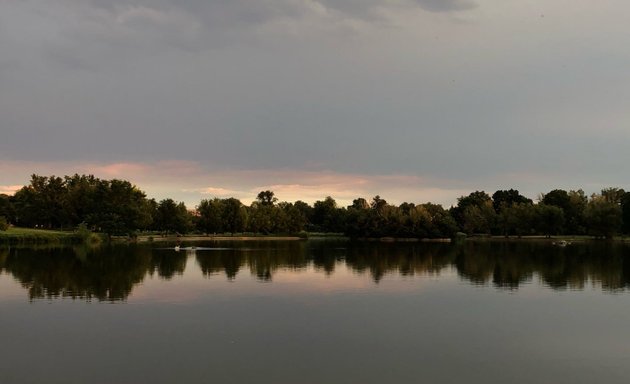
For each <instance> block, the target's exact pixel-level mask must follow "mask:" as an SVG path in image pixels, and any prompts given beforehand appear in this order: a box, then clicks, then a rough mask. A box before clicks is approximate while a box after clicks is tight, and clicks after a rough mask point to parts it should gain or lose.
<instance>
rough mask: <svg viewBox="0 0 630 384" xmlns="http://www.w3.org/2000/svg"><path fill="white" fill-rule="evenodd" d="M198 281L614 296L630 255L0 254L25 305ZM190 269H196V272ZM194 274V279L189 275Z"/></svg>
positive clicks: (629, 278) (419, 247)
mask: <svg viewBox="0 0 630 384" xmlns="http://www.w3.org/2000/svg"><path fill="white" fill-rule="evenodd" d="M189 258H190V259H191V260H192V259H194V260H195V261H196V266H195V267H198V268H199V270H200V273H201V274H202V275H203V276H204V277H206V278H208V279H214V278H218V277H221V276H224V277H225V278H227V279H228V280H229V281H234V280H236V279H237V277H238V276H239V275H240V274H241V273H247V272H249V274H250V275H252V276H254V277H255V278H256V279H258V280H260V281H264V282H271V281H273V277H274V275H275V274H276V273H277V272H278V271H280V270H282V271H289V272H291V271H294V272H304V271H306V270H307V268H309V267H313V270H314V271H315V272H314V273H323V274H326V275H327V276H333V277H334V274H335V271H336V270H337V269H339V268H343V269H349V270H351V271H353V272H354V273H355V274H356V275H358V276H363V275H367V276H370V278H371V279H372V280H373V281H374V282H375V283H378V282H380V281H381V280H382V279H383V278H384V277H385V276H405V277H411V276H439V275H440V274H441V273H443V272H444V271H451V270H455V271H456V272H457V274H458V276H459V278H460V280H462V281H466V282H469V283H471V284H473V285H486V286H487V285H491V286H493V287H496V288H497V289H500V290H516V289H518V288H519V287H520V286H522V285H523V284H532V283H539V284H542V285H544V286H546V287H549V288H551V289H554V290H565V289H577V290H581V289H584V288H585V287H586V286H588V285H593V286H596V287H600V288H601V289H602V290H604V291H607V292H616V291H620V290H625V289H627V288H628V287H630V246H629V245H626V244H621V243H606V242H588V243H582V244H573V245H570V246H568V247H565V248H558V247H553V246H552V245H551V244H550V243H546V242H526V241H523V242H480V243H474V242H466V243H464V244H458V245H452V244H424V243H413V244H395V243H394V244H389V243H387V244H384V243H350V242H331V241H308V242H260V243H237V242H235V243H230V244H227V245H226V246H225V247H223V244H222V248H221V249H213V250H208V251H198V252H195V253H194V254H189V253H186V252H175V251H174V250H172V249H156V248H152V247H149V246H115V247H104V248H98V249H89V248H84V247H76V248H73V249H68V248H65V249H64V248H61V249H0V272H3V273H5V274H9V275H11V276H13V277H14V278H15V279H16V280H17V281H18V282H19V283H20V284H21V285H22V287H24V288H25V289H26V290H27V291H28V297H29V298H30V299H39V298H57V297H69V298H73V299H77V298H78V299H85V300H92V299H96V300H99V301H118V300H125V299H126V298H127V297H128V296H129V295H130V294H131V292H132V290H133V288H134V286H136V285H138V284H140V283H141V282H142V281H143V280H144V279H145V278H146V277H147V276H155V275H157V276H158V277H159V278H161V279H165V280H169V279H172V278H174V277H176V276H179V275H182V274H183V273H184V271H185V270H186V268H187V266H188V267H190V266H191V264H190V263H189V264H187V262H188V259H189ZM195 267H192V268H195ZM190 272H191V273H195V271H194V270H193V271H190Z"/></svg>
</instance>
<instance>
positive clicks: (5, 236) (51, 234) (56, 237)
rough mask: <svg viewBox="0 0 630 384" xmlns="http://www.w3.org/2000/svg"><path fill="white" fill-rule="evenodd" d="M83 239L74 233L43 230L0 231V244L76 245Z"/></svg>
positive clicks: (13, 228) (10, 229)
mask: <svg viewBox="0 0 630 384" xmlns="http://www.w3.org/2000/svg"><path fill="white" fill-rule="evenodd" d="M82 242H83V238H82V237H81V236H80V235H79V234H78V233H76V232H63V231H49V230H45V229H32V228H15V227H11V228H9V229H8V230H6V231H0V244H5V245H18V244H19V245H24V244H78V243H82Z"/></svg>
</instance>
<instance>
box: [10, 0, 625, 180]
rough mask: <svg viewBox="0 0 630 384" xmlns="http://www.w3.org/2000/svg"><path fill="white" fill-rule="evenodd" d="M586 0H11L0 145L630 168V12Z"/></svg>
mask: <svg viewBox="0 0 630 384" xmlns="http://www.w3.org/2000/svg"><path fill="white" fill-rule="evenodd" d="M580 1H582V0H580ZM583 1H584V2H585V3H584V4H583V6H582V7H581V8H580V7H576V11H572V10H565V9H560V6H559V5H558V6H552V5H548V4H549V3H548V2H544V1H543V0H540V1H538V2H537V3H536V4H535V5H536V6H525V5H522V8H518V6H519V4H520V3H518V2H516V3H510V4H508V5H506V3H505V2H504V1H502V0H488V1H486V2H484V3H483V4H484V10H485V9H486V7H488V8H487V9H488V10H491V11H492V12H479V11H478V10H476V9H473V7H474V5H475V4H474V3H472V2H468V1H463V0H462V1H456V0H452V1H447V0H445V1H430V0H426V1H421V0H392V1H372V0H364V1H358V0H357V1H353V0H348V1H338V2H333V1H332V0H320V1H319V2H317V1H309V0H256V1H254V0H251V1H245V0H230V1H227V0H226V1H201V0H179V1H176V0H137V1H131V0H128V1H126V0H107V1H105V0H91V1H90V0H85V1H79V0H59V1H55V2H50V1H43V0H25V1H12V0H11V1H5V2H0V52H2V55H0V116H2V119H0V131H1V133H2V137H1V139H0V165H1V163H2V161H3V160H5V159H12V160H14V161H24V160H33V161H40V162H46V161H53V160H57V161H76V162H86V161H94V162H101V163H110V162H120V161H130V162H136V163H155V162H156V161H158V160H163V159H167V160H169V159H175V160H187V161H192V162H195V163H199V164H202V165H204V166H207V167H208V169H209V170H211V171H212V170H217V169H219V170H225V169H228V170H229V169H250V170H251V169H267V170H270V169H278V168H283V167H288V166H290V167H292V168H293V169H296V170H299V169H302V168H304V169H311V170H333V171H335V172H340V173H346V174H347V173H355V174H361V175H370V174H380V175H386V174H390V173H403V174H409V175H421V176H425V175H426V176H431V175H433V176H434V177H433V178H430V179H432V180H435V179H438V178H444V179H448V180H458V181H461V182H462V183H464V182H465V183H467V184H466V185H473V184H474V183H475V182H482V181H483V182H484V183H486V184H484V185H496V184H497V183H498V182H497V181H496V180H499V179H501V178H502V177H504V176H502V175H506V174H512V175H530V176H528V177H529V179H528V180H529V181H527V183H528V186H529V187H531V188H533V189H535V186H536V185H538V184H537V183H539V180H540V178H539V177H538V176H537V175H540V174H542V173H544V174H545V175H547V176H545V177H547V178H548V179H549V180H552V181H554V180H565V181H564V182H563V184H566V183H570V182H575V185H577V186H579V185H580V180H582V179H586V178H587V177H588V178H589V180H591V181H592V182H593V183H596V182H597V181H596V179H597V180H599V179H602V178H604V177H605V180H615V179H618V180H623V177H624V176H623V175H622V174H621V168H619V167H617V166H615V164H625V163H627V162H628V161H630V159H629V158H628V155H627V151H626V150H624V148H627V147H628V146H629V145H630V133H628V132H629V131H628V130H627V129H625V128H624V127H627V126H628V123H629V121H628V117H627V112H626V110H627V105H626V104H627V103H626V102H625V101H626V100H628V99H629V98H630V87H629V86H628V84H627V83H626V82H623V81H619V79H623V78H625V77H626V72H627V65H626V64H627V62H628V61H630V56H629V54H628V51H627V50H626V49H625V46H626V40H627V37H628V36H627V33H626V31H627V28H626V24H627V23H626V20H625V19H623V17H622V15H623V12H619V11H617V10H616V9H614V7H611V6H601V7H597V8H596V10H597V12H598V13H597V12H595V11H594V12H595V13H594V14H591V13H588V14H587V13H579V12H578V11H579V10H580V9H589V8H588V6H587V5H586V4H587V3H586V0H583ZM513 7H517V8H516V9H512V8H513ZM549 7H551V8H549ZM627 7H630V6H627ZM384 9H385V10H386V11H383V10H384ZM531 9H535V10H536V12H529V11H531ZM541 9H542V10H543V11H544V13H545V18H541V17H540V14H541V11H540V10H541ZM593 9H594V10H595V8H593ZM628 10H629V11H630V9H628ZM461 11H466V12H461ZM451 12H452V13H451ZM493 12H494V13H493ZM528 12H529V13H528ZM565 12H569V14H568V15H565ZM571 12H574V13H571ZM493 14H501V15H502V16H503V17H500V18H497V17H491V15H493ZM488 15H490V16H488ZM554 15H556V16H555V18H554ZM557 15H562V17H559V16H557ZM460 17H465V18H466V20H469V21H472V22H470V23H461V22H458V20H454V19H455V18H460ZM383 18H389V19H387V20H388V21H383V20H384V19H383ZM392 26H395V28H394V27H392ZM619 32H623V33H619ZM575 169H578V170H579V171H574V170H575ZM209 172H210V171H209ZM0 176H1V175H0ZM503 180H508V179H503ZM509 180H510V182H514V184H513V185H501V187H518V186H519V185H518V183H519V182H520V181H519V179H518V177H517V176H515V177H513V178H512V179H509ZM593 180H595V181H593ZM270 182H276V181H275V180H272V181H270ZM278 182H281V181H278ZM493 183H494V184H493ZM522 183H524V182H522ZM585 183H586V181H585ZM0 184H2V185H9V184H12V182H8V181H4V182H2V180H0ZM234 187H235V188H236V186H234ZM457 187H458V188H460V187H462V186H461V185H457ZM497 187H498V186H497ZM529 187H528V188H529ZM624 187H625V186H624ZM474 188H477V187H476V186H473V187H471V189H474ZM541 191H542V190H541ZM536 192H539V191H536Z"/></svg>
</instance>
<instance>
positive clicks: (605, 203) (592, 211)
mask: <svg viewBox="0 0 630 384" xmlns="http://www.w3.org/2000/svg"><path fill="white" fill-rule="evenodd" d="M584 216H585V219H586V225H587V228H588V232H589V233H590V234H591V235H593V236H596V237H605V238H607V239H610V238H612V237H613V236H614V235H616V234H617V233H618V232H619V230H620V229H621V224H622V210H621V206H620V205H619V204H617V203H616V202H615V201H614V200H610V199H608V198H607V197H606V196H602V195H593V196H592V197H591V200H590V201H589V202H588V205H587V206H586V211H585V212H584Z"/></svg>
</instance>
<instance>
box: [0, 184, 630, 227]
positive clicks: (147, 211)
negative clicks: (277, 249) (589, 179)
mask: <svg viewBox="0 0 630 384" xmlns="http://www.w3.org/2000/svg"><path fill="white" fill-rule="evenodd" d="M0 221H4V222H8V223H12V224H13V225H16V226H22V227H37V228H48V229H69V228H75V227H77V226H78V225H80V224H85V225H87V226H88V228H90V229H92V230H94V231H99V232H103V233H106V234H109V235H130V236H134V235H135V234H137V233H138V232H141V231H160V232H162V233H180V234H185V233H190V232H197V233H203V234H213V233H226V232H228V233H246V232H249V233H261V234H298V233H300V232H303V231H307V232H327V233H330V232H333V233H343V234H345V235H347V236H350V237H366V238H379V237H401V238H449V237H454V236H456V234H457V233H458V232H461V233H464V234H467V235H473V234H492V235H504V236H528V235H547V236H550V235H592V236H597V237H606V238H609V237H612V236H614V235H617V234H619V233H624V234H628V233H630V192H625V191H624V190H623V189H620V188H607V189H604V190H602V191H601V193H600V194H593V195H591V196H590V197H588V196H586V195H585V194H584V192H583V191H582V190H577V191H574V190H572V191H565V190H562V189H555V190H552V191H550V192H548V193H546V194H542V195H541V196H540V197H539V201H538V202H536V203H535V202H534V201H532V200H531V199H529V198H527V197H525V196H523V195H521V194H520V193H519V192H518V191H517V190H514V189H510V190H499V191H496V192H495V193H494V194H493V195H492V196H490V195H489V194H487V193H486V192H484V191H475V192H472V193H470V194H469V195H468V196H462V197H460V198H459V199H458V202H457V205H456V206H453V207H450V208H449V209H445V208H444V207H442V206H441V205H439V204H432V203H424V204H414V203H408V202H405V203H402V204H400V205H393V204H389V203H387V201H386V200H384V199H382V198H381V197H380V196H375V197H374V198H372V199H371V200H369V201H368V200H366V199H365V198H357V199H355V200H354V201H353V203H352V205H350V206H347V207H339V206H338V204H337V202H336V201H335V200H334V199H333V198H332V197H326V198H325V199H324V200H320V201H316V202H315V203H314V204H313V205H312V206H311V205H309V204H307V203H305V202H303V201H296V202H293V203H290V202H284V201H283V202H279V201H278V199H277V198H276V197H275V195H274V192H273V191H262V192H260V193H259V194H258V196H257V199H256V201H254V202H253V203H252V204H251V205H249V206H246V205H244V204H243V203H242V202H241V201H240V200H238V199H235V198H227V199H220V198H214V199H205V200H201V201H200V203H199V204H198V205H197V206H196V207H195V208H194V209H189V208H188V207H186V206H185V205H184V203H181V202H176V201H174V200H173V199H164V200H161V201H156V200H155V199H149V198H147V196H146V194H145V193H144V192H143V191H141V190H139V189H138V188H137V187H136V186H134V185H133V184H131V183H130V182H128V181H125V180H116V179H114V180H102V179H99V178H96V177H94V176H92V175H74V176H65V177H56V176H50V177H46V176H38V175H33V176H32V178H31V182H30V184H29V185H27V186H25V187H23V188H22V189H20V190H19V191H17V192H16V193H15V195H13V196H6V195H0ZM0 229H1V228H0Z"/></svg>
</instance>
